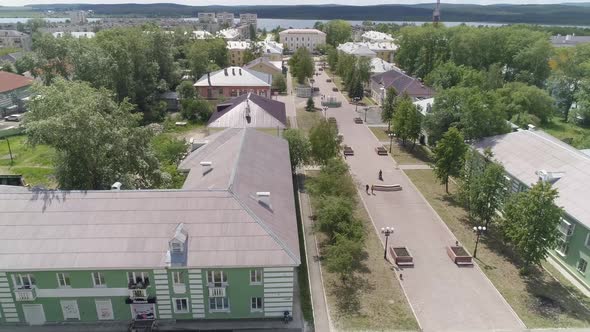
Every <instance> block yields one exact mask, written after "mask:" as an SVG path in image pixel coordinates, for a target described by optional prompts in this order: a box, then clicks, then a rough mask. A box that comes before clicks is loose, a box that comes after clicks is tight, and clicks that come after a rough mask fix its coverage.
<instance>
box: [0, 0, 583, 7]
mask: <svg viewBox="0 0 590 332" xmlns="http://www.w3.org/2000/svg"><path fill="white" fill-rule="evenodd" d="M435 2H436V1H434V0H396V1H388V0H364V1H359V0H342V1H341V2H339V3H333V1H325V0H299V2H298V3H297V4H284V5H277V6H299V5H344V6H359V7H362V6H374V5H416V4H434V3H435ZM573 3H576V4H583V3H590V1H589V0H569V1H563V0H558V1H556V0H533V1H526V3H523V1H517V0H514V1H494V0H470V1H464V0H443V1H442V3H441V5H445V4H455V5H456V4H463V5H547V4H551V5H558V4H573ZM67 4H72V5H74V4H85V5H113V4H137V5H146V4H177V5H186V6H236V7H238V6H264V5H268V1H267V0H248V1H241V0H204V1H195V0H178V1H161V0H139V1H137V0H136V1H125V0H103V1H100V2H97V1H96V0H61V1H60V0H58V1H55V0H32V1H28V0H24V1H23V0H4V1H3V4H2V6H0V7H26V6H35V5H67Z"/></svg>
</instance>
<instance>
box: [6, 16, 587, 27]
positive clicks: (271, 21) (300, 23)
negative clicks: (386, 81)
mask: <svg viewBox="0 0 590 332" xmlns="http://www.w3.org/2000/svg"><path fill="white" fill-rule="evenodd" d="M30 19H31V18H30V17H6V18H0V24H2V23H17V22H21V23H26V22H27V21H28V20H30ZM44 19H45V20H46V21H49V22H52V23H63V22H65V21H66V20H69V18H68V17H46V18H44ZM100 20H101V19H100V18H89V19H88V21H89V22H96V21H100ZM184 20H185V21H197V18H196V17H189V18H184ZM317 21H320V22H327V21H328V20H291V19H281V18H259V19H258V28H260V29H264V28H266V30H272V29H274V28H276V27H278V26H280V27H281V28H289V27H291V28H295V29H304V28H312V27H313V25H314V23H315V22H317ZM348 22H350V24H352V25H360V24H362V23H363V21H348ZM372 22H375V23H395V24H400V25H401V24H415V25H422V24H424V23H429V22H418V21H372ZM443 23H444V25H446V26H448V27H454V26H457V25H461V24H466V25H469V26H480V25H485V26H492V27H497V26H503V25H507V24H509V23H490V22H443ZM544 25H547V26H552V25H555V26H567V27H579V28H589V27H590V26H588V25H567V24H560V25H558V24H552V25H548V24H544Z"/></svg>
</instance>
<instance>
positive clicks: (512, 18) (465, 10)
mask: <svg viewBox="0 0 590 332" xmlns="http://www.w3.org/2000/svg"><path fill="white" fill-rule="evenodd" d="M31 7H33V8H35V10H58V11H60V10H73V9H80V10H93V11H94V12H95V13H96V14H98V15H110V16H119V15H125V16H149V17H157V16H159V17H162V16H168V17H181V16H184V17H188V16H195V15H196V14H197V12H204V11H210V12H211V11H214V12H216V11H229V12H254V13H257V14H258V17H260V18H284V19H325V20H330V19H337V18H340V19H346V20H374V21H429V20H431V17H432V9H433V7H434V5H433V4H417V5H378V6H363V7H362V10H361V9H360V8H359V6H340V5H301V6H185V5H177V4H116V5H110V4H93V5H88V4H78V5H64V4H55V5H33V6H31ZM589 18H590V3H586V4H559V5H488V6H481V5H469V4H464V5H455V4H444V3H443V5H442V19H443V21H448V22H503V23H538V24H568V25H569V24H573V25H576V24H578V25H588V24H590V19H589Z"/></svg>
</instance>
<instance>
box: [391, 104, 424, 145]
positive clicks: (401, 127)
mask: <svg viewBox="0 0 590 332" xmlns="http://www.w3.org/2000/svg"><path fill="white" fill-rule="evenodd" d="M397 98H398V102H397V106H396V111H395V113H394V115H393V131H394V132H395V133H396V134H397V137H398V138H400V139H401V140H402V142H403V144H404V145H406V140H408V139H409V140H411V141H412V142H413V146H412V148H413V147H414V146H415V145H416V140H417V139H418V137H420V131H421V125H420V124H421V115H420V114H419V112H418V109H417V108H416V105H414V103H413V102H412V99H411V98H410V97H409V96H408V95H407V94H405V93H404V94H403V95H402V96H401V97H397Z"/></svg>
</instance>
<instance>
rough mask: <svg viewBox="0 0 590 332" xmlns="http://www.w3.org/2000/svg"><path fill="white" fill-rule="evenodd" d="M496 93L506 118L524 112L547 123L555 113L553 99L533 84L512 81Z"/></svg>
mask: <svg viewBox="0 0 590 332" xmlns="http://www.w3.org/2000/svg"><path fill="white" fill-rule="evenodd" d="M497 93H498V96H499V98H500V100H499V103H500V105H502V107H503V108H504V110H505V112H506V116H507V117H508V118H512V117H514V116H515V115H517V114H521V113H526V114H531V115H534V116H536V117H537V118H538V119H539V120H540V121H541V123H547V122H549V121H550V120H551V117H552V116H553V114H554V113H555V99H553V98H552V97H551V96H550V95H549V93H547V92H546V91H545V90H541V89H539V88H537V87H535V86H531V85H526V84H524V83H520V82H512V83H508V84H506V85H505V86H504V87H503V88H501V89H498V90H497Z"/></svg>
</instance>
